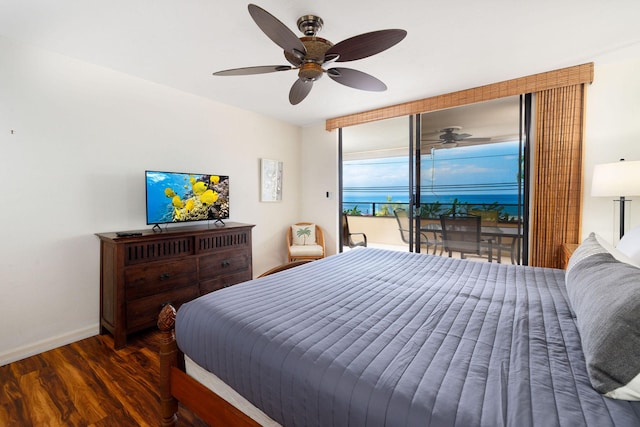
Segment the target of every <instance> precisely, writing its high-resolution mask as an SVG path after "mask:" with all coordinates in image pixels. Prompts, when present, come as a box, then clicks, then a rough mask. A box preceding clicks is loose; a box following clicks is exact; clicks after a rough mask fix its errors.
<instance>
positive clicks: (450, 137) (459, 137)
mask: <svg viewBox="0 0 640 427" xmlns="http://www.w3.org/2000/svg"><path fill="white" fill-rule="evenodd" d="M460 130H462V127H461V126H449V127H446V128H444V129H440V130H438V131H437V133H440V135H438V137H437V139H423V140H422V142H423V143H424V142H426V143H427V144H423V147H422V148H423V149H424V148H452V147H459V146H463V145H464V146H467V145H477V144H482V143H484V142H489V141H491V138H471V136H472V135H471V134H468V133H457V132H459V131H460Z"/></svg>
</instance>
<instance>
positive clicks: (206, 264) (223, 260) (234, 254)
mask: <svg viewBox="0 0 640 427" xmlns="http://www.w3.org/2000/svg"><path fill="white" fill-rule="evenodd" d="M250 270H251V256H250V255H249V253H248V252H247V251H244V250H241V251H224V252H222V253H219V254H216V255H208V256H203V257H201V258H200V274H199V278H200V280H203V279H208V278H211V277H214V276H217V275H221V274H222V275H227V274H234V273H240V272H243V271H250Z"/></svg>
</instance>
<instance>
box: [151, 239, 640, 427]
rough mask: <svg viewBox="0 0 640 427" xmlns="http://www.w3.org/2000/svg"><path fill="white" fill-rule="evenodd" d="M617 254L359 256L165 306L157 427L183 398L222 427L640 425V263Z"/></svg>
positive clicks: (364, 252)
mask: <svg viewBox="0 0 640 427" xmlns="http://www.w3.org/2000/svg"><path fill="white" fill-rule="evenodd" d="M614 255H615V254H612V253H611V248H606V247H604V246H602V245H601V242H598V240H597V238H596V236H593V235H592V236H590V237H589V239H587V241H585V243H583V244H582V245H581V246H580V247H579V248H578V249H577V250H576V252H575V253H574V256H573V257H572V258H571V262H570V265H569V268H568V270H567V271H566V272H565V271H564V270H557V269H545V268H533V267H525V266H514V265H506V264H491V263H487V262H473V261H467V260H458V259H452V258H446V257H438V256H433V255H425V254H414V253H405V252H394V251H387V250H382V249H373V248H362V249H356V250H352V251H348V252H345V253H342V254H338V255H334V256H330V257H327V258H325V259H322V260H318V261H314V262H311V263H307V264H304V265H300V266H298V267H296V268H292V269H288V270H284V271H281V272H278V273H276V274H272V275H268V276H265V277H261V278H258V279H254V280H252V281H249V282H246V283H243V284H240V285H235V286H233V287H230V288H226V289H223V290H220V291H217V292H214V293H211V294H208V295H205V296H203V297H200V298H198V299H196V300H194V301H192V302H189V303H187V304H184V305H183V306H182V307H181V308H180V310H179V311H178V313H177V315H176V314H175V310H173V309H172V308H171V307H170V306H167V307H165V309H164V310H163V313H162V314H161V318H160V320H159V326H160V329H161V330H163V331H165V341H164V343H163V345H162V350H161V396H162V405H163V406H162V408H163V409H162V411H163V413H162V418H163V421H162V423H163V425H172V424H173V423H174V422H175V417H176V415H175V414H176V408H177V401H180V402H182V403H183V404H185V405H186V406H188V407H189V408H191V409H192V410H193V411H194V412H195V413H196V414H198V415H199V416H201V417H202V418H203V419H204V420H205V421H207V422H208V423H210V424H211V425H225V426H226V425H247V426H248V425H284V426H518V427H520V426H545V427H547V426H583V425H584V426H594V427H605V426H614V425H615V426H640V402H638V401H637V400H638V399H635V398H634V396H637V397H638V398H639V399H640V393H638V390H640V388H638V387H637V384H635V383H634V379H635V380H637V379H638V378H636V377H638V373H640V360H639V359H640V357H639V355H640V353H639V352H638V349H640V341H639V340H640V331H639V330H638V322H637V320H638V319H637V318H638V316H640V302H639V296H640V294H639V293H640V269H639V268H638V267H637V266H635V265H633V264H631V263H627V262H623V261H624V260H620V259H618V258H616V257H615V256H614ZM614 270H615V271H614ZM612 278H613V280H614V283H613V284H612V281H611V280H612ZM594 282H602V283H595V284H594ZM603 295H604V297H603ZM630 305H631V307H629V306H630ZM621 313H622V314H621ZM174 319H175V337H176V340H174V339H173V337H174V333H173V326H174ZM634 322H635V323H634ZM594 331H595V332H594ZM176 342H177V347H176ZM185 365H186V366H191V368H190V369H187V371H188V374H185V373H184V372H183V371H184V370H185ZM194 377H196V378H198V379H197V380H196V379H194ZM212 383H217V384H218V385H222V386H223V387H225V388H227V389H228V390H227V391H220V390H219V389H217V388H216V387H217V386H213V385H211V384H212ZM203 384H209V385H208V386H204V385H203ZM210 388H214V389H216V391H215V392H214V391H211V390H210ZM627 389H629V390H627ZM227 392H231V393H232V394H235V396H230V397H229V396H227V395H226V393H227ZM634 393H638V394H634ZM605 394H606V395H607V396H605ZM221 395H222V396H227V397H225V398H221V397H220V396H221ZM608 396H612V397H608ZM614 397H615V398H614ZM236 399H238V400H240V401H241V402H239V403H235V405H236V406H240V407H241V408H242V409H238V408H237V407H236V406H234V405H232V404H229V403H228V401H235V400H236ZM632 399H633V400H632ZM634 400H635V401H634ZM256 411H257V412H256Z"/></svg>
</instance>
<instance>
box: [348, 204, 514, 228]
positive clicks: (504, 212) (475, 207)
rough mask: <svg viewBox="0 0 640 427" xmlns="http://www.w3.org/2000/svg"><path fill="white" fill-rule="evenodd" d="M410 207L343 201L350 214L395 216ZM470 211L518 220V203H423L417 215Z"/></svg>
mask: <svg viewBox="0 0 640 427" xmlns="http://www.w3.org/2000/svg"><path fill="white" fill-rule="evenodd" d="M399 208H400V209H409V204H408V203H398V202H367V201H365V202H343V203H342V209H343V212H345V213H346V214H348V215H350V216H379V217H393V216H394V215H393V211H394V210H395V209H399ZM470 211H476V212H477V211H485V212H487V211H495V212H497V216H498V222H501V223H513V222H518V218H519V215H518V205H517V204H505V203H502V204H499V203H497V202H495V203H484V204H469V203H456V202H453V203H440V202H435V203H421V204H420V207H419V208H418V209H416V215H417V214H419V215H420V218H424V219H435V218H439V217H440V215H452V214H459V215H463V214H467V213H470Z"/></svg>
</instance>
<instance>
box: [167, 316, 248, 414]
mask: <svg viewBox="0 0 640 427" xmlns="http://www.w3.org/2000/svg"><path fill="white" fill-rule="evenodd" d="M175 321H176V309H175V308H174V307H173V306H172V305H171V304H167V305H165V306H164V308H163V309H162V311H161V312H160V316H158V328H159V329H160V331H161V332H162V338H161V343H160V413H161V417H162V420H161V424H160V425H162V426H175V425H176V422H177V420H178V402H180V403H182V404H183V405H184V406H186V407H187V408H189V409H190V410H191V412H193V413H194V414H195V415H197V416H198V417H200V418H201V419H202V420H203V421H204V422H206V423H207V424H209V425H211V426H215V425H222V426H238V427H245V426H246V427H258V426H260V424H258V423H257V422H256V421H254V420H253V419H252V418H250V417H249V416H248V415H246V414H245V413H244V412H242V411H240V410H239V409H237V408H236V407H235V406H233V405H231V404H230V403H229V402H227V401H226V400H224V399H223V398H222V397H220V396H218V395H217V394H216V393H214V392H213V391H211V390H209V389H208V388H206V387H205V386H203V385H202V384H200V383H199V382H198V381H196V380H195V379H193V378H191V377H190V376H189V375H187V373H186V372H185V367H184V354H183V353H182V352H181V351H180V350H179V349H178V344H177V343H176V337H175V331H174V327H175Z"/></svg>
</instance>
